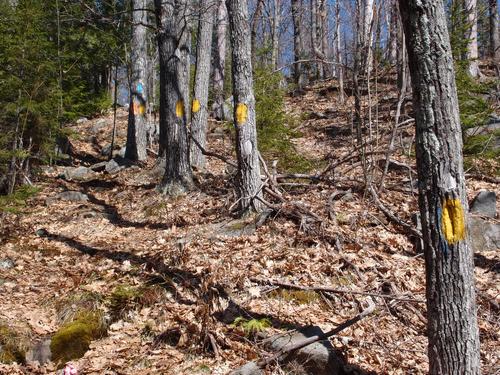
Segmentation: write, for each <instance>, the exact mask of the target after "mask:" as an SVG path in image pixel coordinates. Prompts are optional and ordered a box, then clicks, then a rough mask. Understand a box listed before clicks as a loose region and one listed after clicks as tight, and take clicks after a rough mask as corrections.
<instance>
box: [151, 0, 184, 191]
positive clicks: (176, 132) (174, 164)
mask: <svg viewBox="0 0 500 375" xmlns="http://www.w3.org/2000/svg"><path fill="white" fill-rule="evenodd" d="M155 13H156V21H157V29H158V31H157V37H158V51H159V55H160V86H161V87H160V153H159V157H160V158H162V159H163V158H164V159H165V162H164V164H165V173H164V176H163V179H162V181H161V183H160V185H159V190H160V191H161V192H162V193H164V194H169V195H178V194H181V193H183V192H185V191H186V190H189V189H190V188H191V187H192V184H193V179H192V172H191V165H190V160H189V142H188V134H187V123H188V121H187V116H188V112H187V103H188V102H189V45H190V40H189V35H190V33H189V27H188V21H187V19H186V13H187V0H168V1H165V0H155ZM162 163H163V161H162Z"/></svg>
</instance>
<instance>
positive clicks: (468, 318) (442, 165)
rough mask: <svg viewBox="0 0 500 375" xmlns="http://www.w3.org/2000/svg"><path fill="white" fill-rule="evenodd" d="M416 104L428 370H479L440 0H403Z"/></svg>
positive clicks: (458, 141) (457, 133)
mask: <svg viewBox="0 0 500 375" xmlns="http://www.w3.org/2000/svg"><path fill="white" fill-rule="evenodd" d="M399 7H400V11H401V17H402V20H403V26H404V32H405V36H406V45H407V49H408V56H409V61H410V63H409V66H410V73H411V81H412V85H413V97H414V106H415V110H416V133H417V134H416V152H417V168H418V179H419V206H420V214H421V217H422V234H423V240H424V254H425V268H426V279H427V319H428V327H427V328H428V330H427V334H428V339H429V347H428V352H429V353H428V354H429V373H430V374H436V375H438V374H439V375H448V374H456V375H458V374H467V375H470V374H479V373H480V363H479V332H478V326H477V318H476V302H475V289H474V264H473V260H472V251H471V248H470V245H469V241H468V239H467V234H466V223H467V212H468V204H467V197H466V191H465V177H464V171H463V161H462V136H461V129H460V120H459V112H458V100H457V93H456V86H455V76H454V69H453V58H452V54H451V47H450V41H449V36H448V30H447V25H446V16H445V13H444V8H443V2H442V1H441V0H399Z"/></svg>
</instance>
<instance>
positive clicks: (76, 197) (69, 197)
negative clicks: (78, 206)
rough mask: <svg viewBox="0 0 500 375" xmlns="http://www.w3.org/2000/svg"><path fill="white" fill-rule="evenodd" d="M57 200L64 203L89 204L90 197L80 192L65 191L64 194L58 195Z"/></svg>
mask: <svg viewBox="0 0 500 375" xmlns="http://www.w3.org/2000/svg"><path fill="white" fill-rule="evenodd" d="M57 198H59V199H61V200H63V201H72V202H87V201H88V200H89V197H88V196H87V194H83V193H80V192H79V191H72V190H68V191H63V192H62V193H59V194H57Z"/></svg>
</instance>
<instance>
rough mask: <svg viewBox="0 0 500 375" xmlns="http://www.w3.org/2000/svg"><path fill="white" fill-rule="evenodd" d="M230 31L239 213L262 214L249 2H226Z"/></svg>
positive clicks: (229, 0)
mask: <svg viewBox="0 0 500 375" xmlns="http://www.w3.org/2000/svg"><path fill="white" fill-rule="evenodd" d="M226 4H227V10H228V14H229V26H230V30H231V47H232V74H233V97H234V103H235V106H234V126H235V129H236V154H237V156H238V176H237V195H238V200H239V209H240V213H242V214H245V213H247V212H249V211H255V212H259V211H261V210H262V208H263V207H262V203H261V201H259V200H258V199H256V198H257V197H262V181H261V179H260V165H259V151H258V148H257V129H256V118H255V98H254V93H253V78H252V63H251V61H252V60H251V52H252V51H251V42H250V32H249V31H250V28H249V25H248V6H247V1H246V0H227V2H226Z"/></svg>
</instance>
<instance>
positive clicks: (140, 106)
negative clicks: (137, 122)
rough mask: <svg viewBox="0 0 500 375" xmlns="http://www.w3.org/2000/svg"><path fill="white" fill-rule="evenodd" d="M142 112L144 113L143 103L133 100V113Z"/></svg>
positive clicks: (140, 113)
mask: <svg viewBox="0 0 500 375" xmlns="http://www.w3.org/2000/svg"><path fill="white" fill-rule="evenodd" d="M144 113H146V107H145V106H144V104H141V103H138V102H134V115H143V114H144Z"/></svg>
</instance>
